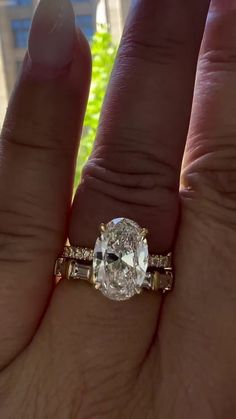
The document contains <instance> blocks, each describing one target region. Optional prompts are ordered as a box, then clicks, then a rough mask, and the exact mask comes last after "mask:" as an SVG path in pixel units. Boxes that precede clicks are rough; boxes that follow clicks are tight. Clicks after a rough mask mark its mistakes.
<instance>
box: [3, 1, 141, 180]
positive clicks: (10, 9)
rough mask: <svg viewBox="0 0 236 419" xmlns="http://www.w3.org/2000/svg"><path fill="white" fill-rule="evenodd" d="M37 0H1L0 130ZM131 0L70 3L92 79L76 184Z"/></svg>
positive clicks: (91, 142)
mask: <svg viewBox="0 0 236 419" xmlns="http://www.w3.org/2000/svg"><path fill="white" fill-rule="evenodd" d="M38 1H39V0H0V127H1V126H2V122H3V118H4V115H5V111H6V107H7V102H8V99H9V96H10V93H11V91H12V89H13V86H14V83H15V80H16V77H17V74H18V72H19V71H20V68H21V64H22V61H23V57H24V54H25V52H26V49H27V41H28V33H29V29H30V25H31V20H32V16H33V12H34V9H35V7H36V6H37V3H38ZM132 1H133V0H72V3H73V6H74V10H75V18H76V25H78V26H79V27H80V29H82V31H83V32H84V34H85V35H86V37H87V38H88V40H89V42H90V44H91V50H92V56H93V76H92V86H91V92H90V98H89V103H88V109H87V114H86V117H85V123H84V133H83V139H82V143H81V148H80V156H79V160H78V165H77V173H76V183H77V182H78V181H79V178H80V175H81V169H82V167H83V165H84V163H85V162H86V160H87V158H88V156H89V154H90V151H91V148H92V145H93V141H94V137H95V135H96V128H97V124H98V120H99V114H100V110H101V105H102V101H103V97H104V93H105V90H106V86H107V83H108V80H109V76H110V72H111V69H112V66H113V63H114V60H115V56H116V52H117V46H118V44H119V41H120V38H121V35H122V31H123V27H124V23H125V20H126V17H127V14H128V10H129V7H130V4H131V3H132Z"/></svg>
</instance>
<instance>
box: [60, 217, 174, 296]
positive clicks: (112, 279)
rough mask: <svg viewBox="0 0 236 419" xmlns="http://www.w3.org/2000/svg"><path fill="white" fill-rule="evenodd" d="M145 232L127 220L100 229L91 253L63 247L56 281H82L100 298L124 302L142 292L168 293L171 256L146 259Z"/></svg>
mask: <svg viewBox="0 0 236 419" xmlns="http://www.w3.org/2000/svg"><path fill="white" fill-rule="evenodd" d="M147 234H148V231H147V230H146V229H144V228H141V227H140V226H139V225H138V224H137V223H136V222H134V221H132V220H129V219H127V218H116V219H114V220H112V221H110V222H109V223H108V224H102V225H101V226H100V235H99V237H98V238H97V241H96V244H95V247H94V250H92V249H88V248H83V247H73V246H66V247H65V248H64V252H63V254H62V256H61V257H60V258H59V259H58V260H57V262H56V265H55V272H54V273H55V276H56V281H57V282H58V281H60V280H61V279H68V280H76V279H80V280H85V281H88V282H90V283H91V284H92V285H93V286H94V287H95V288H96V289H98V290H99V291H101V292H102V294H103V295H105V296H106V297H108V298H110V299H111V300H116V301H125V300H128V299H130V298H131V297H133V296H134V295H136V294H140V293H141V292H142V290H143V289H147V290H153V291H162V292H163V293H165V292H167V291H171V290H172V288H173V282H174V278H173V267H172V254H171V253H169V254H168V255H149V252H148V243H147Z"/></svg>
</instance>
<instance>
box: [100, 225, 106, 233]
mask: <svg viewBox="0 0 236 419" xmlns="http://www.w3.org/2000/svg"><path fill="white" fill-rule="evenodd" d="M106 228H107V227H106V224H104V223H102V224H100V232H101V234H102V233H105V232H106Z"/></svg>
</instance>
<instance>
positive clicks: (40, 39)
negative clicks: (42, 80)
mask: <svg viewBox="0 0 236 419" xmlns="http://www.w3.org/2000/svg"><path fill="white" fill-rule="evenodd" d="M75 33H76V32H75V16H74V12H73V8H72V4H71V2H70V0H41V1H40V3H39V5H38V7H37V9H36V11H35V14H34V18H33V22H32V26H31V30H30V36H29V46H28V52H29V57H30V60H31V63H32V65H33V67H35V66H37V65H38V66H39V67H42V68H45V69H48V70H49V71H50V70H60V69H63V68H64V67H66V66H67V65H68V64H69V63H70V61H71V60H72V57H73V50H74V44H75Z"/></svg>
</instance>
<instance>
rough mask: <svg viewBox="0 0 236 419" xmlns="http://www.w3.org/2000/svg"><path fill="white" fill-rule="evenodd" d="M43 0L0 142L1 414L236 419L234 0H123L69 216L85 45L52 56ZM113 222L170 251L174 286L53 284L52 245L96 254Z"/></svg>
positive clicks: (85, 78)
mask: <svg viewBox="0 0 236 419" xmlns="http://www.w3.org/2000/svg"><path fill="white" fill-rule="evenodd" d="M50 1H53V0H50ZM63 1H64V0H63ZM43 3H45V1H44V0H42V2H41V6H40V7H41V9H40V10H41V11H40V10H39V11H38V15H37V16H38V18H37V19H38V20H36V21H35V23H34V24H33V27H32V32H31V37H30V44H29V52H30V54H31V59H32V62H33V65H29V57H28V58H27V57H26V60H25V65H24V68H23V70H22V74H21V76H20V79H19V80H18V83H17V85H16V88H15V90H14V92H13V95H12V98H11V101H10V105H9V109H8V112H7V116H6V120H5V124H4V127H3V131H2V136H1V138H2V139H1V143H0V144H1V148H0V196H1V201H0V279H1V280H0V366H1V373H0V417H1V418H4V419H12V418H15V417H17V418H19V419H32V418H35V419H42V418H44V419H47V418H48V419H54V418H57V419H92V418H96V419H97V418H98V419H100V418H103V419H106V418H107V419H113V418H114V419H116V418H124V419H126V418H127V419H128V418H135V419H139V418H140V419H144V418H148V419H154V418H155V419H169V418H171V419H185V418H186V419H188V418H190V417H191V418H192V419H199V418H201V419H213V418H214V419H218V418H219V419H222V418H224V419H231V418H232V419H233V418H235V413H236V401H235V386H236V360H235V347H236V328H235V319H236V290H235V272H236V269H235V246H236V124H235V121H236V106H235V90H236V65H235V62H236V60H235V57H236V5H235V1H233V0H224V1H222V0H212V2H211V5H210V11H209V13H208V7H209V2H208V1H206V0H203V1H201V2H200V1H199V0H188V1H187V0H186V1H185V0H177V1H176V0H175V1H174V0H168V1H167V0H165V1H164V0H159V1H156V0H146V1H145V2H143V1H137V2H136V5H135V6H134V8H133V10H132V11H131V13H130V16H129V19H128V22H127V25H126V29H125V32H124V36H123V40H122V43H121V47H120V50H119V54H118V58H117V62H116V64H115V68H114V72H113V75H112V78H111V82H110V85H109V88H108V91H107V95H106V99H105V102H104V107H103V112H102V116H101V121H100V124H99V129H98V134H97V139H96V144H95V148H94V151H93V153H92V156H91V159H90V161H89V163H88V164H87V166H86V168H85V170H84V174H83V180H82V183H81V185H80V186H79V189H78V192H77V194H76V196H75V198H74V202H73V205H72V208H70V207H71V205H70V202H71V196H72V185H73V176H74V162H75V158H76V152H77V147H78V137H79V136H80V133H81V127H82V123H83V116H84V111H85V106H86V101H87V95H88V90H89V83H90V69H91V62H90V53H89V47H88V45H87V43H86V41H85V39H84V37H83V36H82V34H80V33H79V34H78V36H77V39H76V45H75V47H74V51H73V58H72V59H71V61H70V59H69V58H68V57H69V56H68V57H67V56H66V54H67V53H68V51H69V48H64V50H63V47H62V46H61V49H60V50H57V49H55V48H54V52H55V57H54V61H53V60H52V62H51V61H50V60H51V59H52V57H53V55H52V54H49V55H48V56H47V54H46V52H47V47H46V44H47V42H46V38H45V37H46V36H47V33H48V32H47V31H46V30H45V31H44V30H40V24H39V20H40V18H39V15H40V13H41V12H42V7H45V4H43ZM50 4H51V3H50ZM67 6H68V5H67ZM68 10H69V9H68ZM207 15H208V17H207ZM67 19H70V14H68V16H67ZM205 22H206V27H205V32H204V34H203V30H204V25H205ZM41 29H42V28H41ZM54 35H55V33H54ZM44 38H45V39H44ZM35 39H36V40H35ZM40 39H43V41H44V45H45V47H44V48H38V50H41V55H40V57H39V55H38V52H37V48H36V43H37V42H39V47H40V45H41V44H40ZM62 39H64V38H63V37H62ZM36 41H37V42H36ZM201 41H202V43H201ZM49 44H50V42H49V40H48V45H49ZM200 45H201V51H200V55H199V59H198V53H199V49H200ZM62 53H63V54H64V58H65V57H66V59H67V60H68V62H69V61H70V62H69V64H68V62H67V64H68V65H67V66H65V67H64V68H63V71H59V70H58V68H59V67H60V66H59V64H61V62H60V54H62ZM43 54H44V55H43ZM48 57H50V60H49V58H48ZM39 58H40V59H39ZM40 60H41V61H40ZM57 60H58V62H57ZM49 61H50V62H49ZM55 63H56V65H55ZM58 63H59V64H58ZM65 63H66V60H65V62H64V64H65ZM31 64H32V63H31ZM42 70H43V71H42ZM101 71H102V69H101ZM196 74H197V82H196V85H195V89H194V81H195V76H196ZM193 98H194V99H193ZM192 99H193V109H192V113H191V105H192ZM190 115H191V119H190ZM78 134H79V135H78ZM186 139H187V146H186V148H185V144H186ZM184 148H185V154H184V158H183V152H184ZM182 161H183V164H182ZM181 165H182V171H181ZM180 172H181V189H180V191H179V179H180ZM116 216H125V217H129V218H132V219H135V220H136V221H137V222H138V223H139V224H140V225H142V226H145V227H147V228H148V229H149V231H150V233H149V245H150V250H151V251H155V252H160V253H161V252H164V251H168V250H170V249H173V250H174V264H175V277H176V281H175V289H174V291H173V293H171V294H170V295H168V296H166V297H165V298H164V297H162V296H161V295H159V294H154V293H143V294H142V295H141V296H137V297H135V298H134V299H132V300H130V301H128V302H126V303H116V302H112V301H109V300H107V299H105V298H104V297H103V296H102V294H101V293H99V292H96V291H95V290H94V289H92V288H91V287H90V286H88V285H87V284H84V283H78V282H76V283H75V282H74V283H72V282H63V281H62V282H61V283H60V284H59V285H58V286H57V287H55V286H54V284H53V278H52V277H53V275H52V271H53V266H54V263H55V260H56V258H57V257H58V255H60V252H61V250H62V248H63V244H64V241H65V238H66V237H67V236H68V235H69V237H70V241H71V243H72V244H80V245H87V246H93V244H94V240H95V239H96V237H97V234H98V225H99V224H100V223H101V222H107V221H109V220H110V219H112V218H114V217H116Z"/></svg>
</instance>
